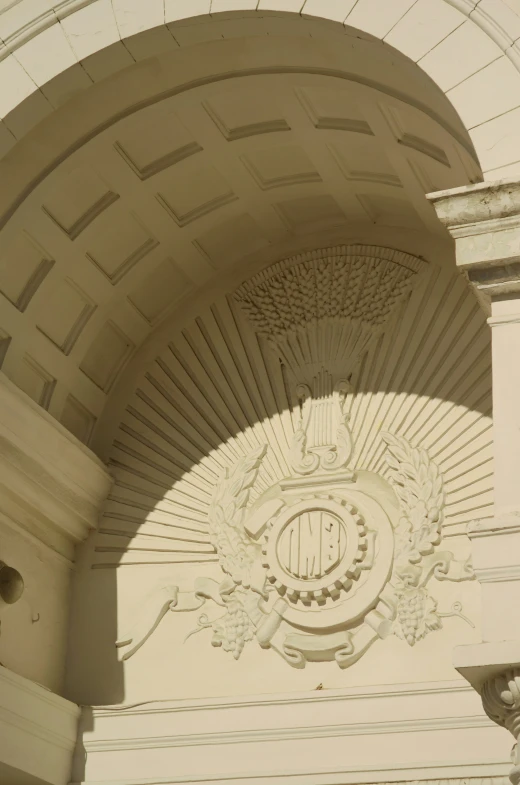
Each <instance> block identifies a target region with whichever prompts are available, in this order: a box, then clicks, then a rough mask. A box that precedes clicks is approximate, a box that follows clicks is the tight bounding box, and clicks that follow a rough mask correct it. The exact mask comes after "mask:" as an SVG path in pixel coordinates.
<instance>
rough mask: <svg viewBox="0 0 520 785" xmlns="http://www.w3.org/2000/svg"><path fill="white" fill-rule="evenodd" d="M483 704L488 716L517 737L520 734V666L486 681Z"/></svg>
mask: <svg viewBox="0 0 520 785" xmlns="http://www.w3.org/2000/svg"><path fill="white" fill-rule="evenodd" d="M481 696H482V705H483V706H484V711H485V712H486V714H487V715H488V717H489V718H490V719H491V720H493V722H496V723H497V725H501V726H502V727H504V728H507V730H508V731H510V732H511V733H512V734H513V736H514V737H515V739H518V736H519V735H520V668H511V669H510V670H507V671H504V672H503V673H501V674H499V675H498V676H495V677H494V678H493V679H490V680H489V681H487V682H485V684H484V685H483V687H482V692H481Z"/></svg>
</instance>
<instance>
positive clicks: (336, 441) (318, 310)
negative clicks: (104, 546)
mask: <svg viewBox="0 0 520 785" xmlns="http://www.w3.org/2000/svg"><path fill="white" fill-rule="evenodd" d="M379 250H380V251H381V253H380V256H379V258H378V260H377V261H378V264H374V263H373V259H372V261H367V260H366V259H365V258H363V257H362V256H361V255H358V256H356V255H353V256H352V258H347V257H342V256H341V254H336V255H334V254H333V253H330V254H329V255H328V256H326V255H322V256H319V255H314V256H313V255H311V256H310V257H309V258H307V259H304V260H301V259H299V260H297V261H296V262H294V260H293V261H292V263H291V260H289V261H288V262H287V263H283V264H279V265H275V266H274V267H273V268H269V269H268V270H267V271H264V272H263V273H262V274H261V275H260V276H257V278H256V279H253V280H252V281H250V282H249V283H248V284H246V285H244V286H243V287H242V288H241V289H240V290H239V291H238V292H237V295H236V299H237V302H238V303H239V304H240V305H241V307H243V308H244V312H245V314H246V315H247V317H248V318H250V319H251V321H252V324H253V327H254V328H255V329H256V330H257V331H258V332H259V334H260V336H261V335H263V334H264V333H265V335H264V338H265V340H267V341H268V343H269V345H270V347H271V351H272V356H273V358H274V359H275V360H276V361H278V362H280V363H281V364H283V365H284V367H285V369H286V373H287V380H288V383H289V384H290V385H291V387H292V390H293V421H294V423H295V426H294V433H293V437H292V443H291V444H290V445H289V449H288V455H287V462H288V465H289V466H290V467H291V469H292V474H291V475H290V476H284V477H279V478H278V482H277V483H275V484H274V485H272V486H271V487H269V488H268V489H267V490H263V491H262V492H260V493H258V492H255V493H253V490H254V489H256V488H257V484H258V478H259V476H260V474H261V472H262V466H263V463H264V461H265V460H266V456H268V454H269V449H270V447H269V445H267V444H264V445H261V446H260V447H258V448H257V449H254V450H252V451H251V452H250V453H249V454H246V455H244V456H243V457H242V458H240V459H239V460H237V461H236V462H235V463H234V464H232V465H230V466H229V468H228V469H226V470H225V472H224V473H223V476H222V477H221V478H220V480H219V481H218V482H217V484H216V487H215V489H214V494H213V500H212V503H211V506H210V509H209V515H208V521H209V539H210V542H211V543H212V545H213V546H214V548H215V551H216V554H217V557H218V562H219V565H220V568H221V570H222V580H221V581H220V582H217V581H214V580H211V579H208V578H203V577H201V578H198V579H197V580H196V581H195V584H194V587H193V591H191V592H180V591H179V590H178V588H177V587H176V586H175V585H174V583H173V582H172V583H171V584H168V585H163V586H161V587H159V588H158V589H157V591H156V592H155V593H153V594H152V595H150V597H149V598H147V599H146V600H145V601H144V602H143V606H142V610H141V614H140V616H139V617H138V618H137V620H136V623H135V625H134V626H133V628H132V629H131V630H129V632H128V634H126V635H124V636H122V637H121V639H120V640H119V641H118V642H117V644H116V645H117V646H118V648H119V649H120V652H121V656H122V658H123V659H127V658H128V657H130V656H132V655H133V654H134V653H135V652H136V651H137V650H138V649H139V648H140V647H141V646H142V645H143V644H144V643H145V641H146V640H147V638H148V637H149V636H150V635H151V633H152V632H153V630H154V629H155V628H156V626H157V624H158V623H159V622H160V620H161V619H162V618H163V617H164V615H165V614H166V613H168V612H170V611H171V612H174V613H176V612H186V611H198V610H200V609H201V608H202V606H203V605H204V606H205V607H204V613H202V614H201V615H199V617H198V623H197V625H196V626H195V628H194V630H193V631H192V633H190V635H192V634H194V633H198V632H200V631H203V630H206V629H208V630H211V632H212V639H211V642H212V645H213V646H217V647H222V649H223V650H224V651H226V652H229V653H230V654H231V655H232V656H233V657H234V658H235V659H238V658H239V657H240V655H241V653H242V651H243V649H244V646H246V645H247V644H249V643H253V642H254V643H255V644H256V645H259V646H260V647H261V648H264V649H272V650H273V651H275V652H276V653H277V654H278V655H279V656H281V657H282V658H283V659H284V660H285V661H286V662H287V663H288V664H289V665H291V666H293V667H295V668H303V667H305V666H306V664H307V663H309V662H323V661H332V662H334V661H335V662H336V663H337V665H338V666H339V667H340V668H347V667H349V666H351V665H352V664H353V663H355V662H356V661H357V660H358V659H359V658H360V657H361V656H362V655H363V654H364V652H366V651H367V649H368V648H369V647H370V646H372V644H374V643H375V642H376V641H377V640H379V639H385V638H387V637H388V636H389V635H392V634H393V635H396V636H397V637H399V638H401V639H402V640H403V641H405V642H406V643H407V644H408V645H410V646H414V645H415V644H416V643H417V641H420V640H421V639H422V638H424V637H425V636H426V635H427V634H429V633H430V632H432V631H434V630H438V629H440V628H441V627H442V619H443V617H446V616H459V617H460V618H461V619H463V620H465V621H466V622H467V623H469V624H471V621H469V619H467V618H465V617H464V616H463V614H462V609H461V607H460V605H459V604H457V603H455V604H454V605H453V607H452V608H451V609H449V610H444V611H440V610H439V609H438V606H437V601H436V600H435V598H434V596H433V595H432V594H431V593H430V588H431V587H433V586H434V584H435V581H445V580H448V581H463V580H469V579H471V578H472V577H473V571H472V568H471V565H470V563H469V560H468V561H465V562H460V561H458V560H456V559H455V558H454V556H453V554H452V553H451V552H450V551H448V550H444V549H443V548H442V547H441V546H442V524H443V519H444V507H445V488H444V480H443V477H442V474H441V472H440V470H439V467H438V466H437V465H436V463H435V461H433V460H432V458H431V456H430V455H429V454H428V452H427V451H426V450H425V449H422V448H421V447H419V446H415V445H412V444H411V443H410V442H409V441H407V440H406V439H405V438H404V437H403V436H400V435H398V434H392V433H388V432H381V433H380V435H379V438H380V440H381V445H382V446H384V448H385V461H386V464H387V469H388V471H387V473H386V477H387V479H384V478H383V477H381V476H380V475H378V474H376V473H374V472H369V471H360V470H357V469H356V467H355V466H352V465H351V463H352V455H353V445H354V442H355V440H354V435H353V434H352V432H351V428H350V422H349V412H350V410H351V406H352V401H353V399H354V397H355V391H354V390H353V389H352V386H351V383H350V381H349V380H348V376H347V373H348V372H349V370H351V368H352V363H353V362H354V361H355V357H356V356H357V357H359V352H360V351H362V350H363V349H365V350H366V348H367V346H368V345H369V343H370V340H373V339H374V337H376V336H377V334H378V331H380V330H382V329H383V328H384V326H385V324H386V322H387V320H388V319H389V318H390V316H391V314H392V309H393V308H395V307H396V306H397V305H398V304H399V302H400V300H402V298H403V297H405V296H406V293H407V291H408V290H409V287H410V285H411V281H412V280H413V278H414V276H415V275H417V273H418V272H419V270H420V267H421V264H424V263H423V262H421V261H420V260H417V259H415V258H413V257H407V255H405V254H399V252H391V251H388V250H387V249H379ZM383 252H384V253H383ZM396 255H397V256H396ZM318 267H319V268H320V269H319V270H318ZM367 269H368V270H369V271H370V274H367ZM338 270H339V271H340V272H341V275H340V274H339V272H338ZM363 271H364V273H363ZM318 273H319V274H318ZM370 275H373V276H374V278H375V280H374V281H372V283H371V279H370ZM345 278H346V279H347V280H349V281H350V283H351V287H355V286H361V280H363V282H364V283H363V286H364V287H365V288H367V287H368V289H369V290H370V291H372V300H371V302H372V306H371V307H368V305H367V304H366V302H365V301H366V297H365V299H363V292H364V289H360V291H359V292H358V293H357V296H356V297H354V298H352V297H351V294H352V292H351V290H350V289H349V288H348V286H346V285H345ZM311 279H312V281H313V282H314V283H312V281H311ZM301 281H303V288H304V290H305V291H304V293H303V294H302V292H301V291H300V292H299V294H298V291H299V290H298V287H299V286H300V284H301ZM356 281H358V283H357V284H356ZM372 284H373V285H372ZM376 284H377V288H375V287H376ZM339 286H341V287H343V288H342V293H339V294H338V291H337V289H338V287H339ZM312 287H314V297H313V298H312V297H311V294H310V293H309V292H310V289H311V288H312ZM333 289H336V291H333ZM307 290H309V292H307ZM380 290H383V291H384V293H385V294H384V298H380V297H379V296H378V295H377V296H376V294H375V293H376V292H379V291H380ZM305 292H307V294H305ZM365 294H366V292H365ZM305 297H307V299H308V301H307V305H305ZM348 298H350V300H349V299H348ZM347 300H348V301H347ZM331 301H334V303H335V304H334V307H332V306H331V305H330V303H331ZM311 302H312V303H313V305H312V308H311ZM244 303H245V305H244ZM295 303H296V305H295ZM363 303H364V304H363ZM374 303H375V304H374ZM313 309H314V310H313ZM356 309H357V310H356ZM276 319H278V321H276ZM266 325H267V327H266ZM273 325H274V326H275V328H276V329H274V328H273V329H271V328H272V327H273ZM345 345H347V346H350V350H349V351H348V352H347V353H345V351H344V348H345ZM391 489H393V493H392V490H391ZM188 637H189V636H188Z"/></svg>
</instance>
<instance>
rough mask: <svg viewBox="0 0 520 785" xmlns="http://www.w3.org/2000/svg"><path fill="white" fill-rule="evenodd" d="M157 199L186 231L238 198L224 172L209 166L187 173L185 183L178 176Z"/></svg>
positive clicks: (184, 176) (165, 184) (183, 179)
mask: <svg viewBox="0 0 520 785" xmlns="http://www.w3.org/2000/svg"><path fill="white" fill-rule="evenodd" d="M157 198H158V200H159V202H160V203H161V204H162V205H163V207H164V208H165V209H166V211H167V212H168V214H169V215H171V217H172V218H173V220H174V221H175V223H176V224H177V225H178V226H181V227H182V226H187V224H189V223H191V222H192V221H196V220H197V219H198V218H202V216H204V215H207V214H208V213H211V212H213V211H214V210H218V209H219V207H223V206H224V205H226V204H229V203H230V202H234V201H235V200H236V199H237V198H238V197H237V196H235V194H234V193H233V191H232V190H231V188H230V186H229V184H228V183H227V182H226V180H225V178H224V177H223V176H222V175H221V174H220V172H218V171H217V170H216V169H215V168H214V167H213V166H205V167H202V168H194V169H192V171H190V172H189V173H188V172H186V171H185V172H184V174H183V178H182V180H181V181H179V180H178V179H177V178H176V177H175V176H173V177H171V178H169V179H168V180H167V181H166V182H165V183H164V184H163V185H162V186H161V190H160V192H159V193H158V194H157Z"/></svg>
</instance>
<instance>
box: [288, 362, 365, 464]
mask: <svg viewBox="0 0 520 785" xmlns="http://www.w3.org/2000/svg"><path fill="white" fill-rule="evenodd" d="M351 395H352V388H351V386H350V384H349V382H347V381H344V380H342V381H339V382H338V383H337V384H336V385H333V381H332V376H331V375H330V374H329V373H328V372H327V371H326V370H325V369H322V370H321V372H320V373H319V374H318V375H317V376H316V377H315V378H314V380H313V389H312V390H311V388H310V387H309V386H308V385H306V384H299V385H298V386H297V387H296V398H297V402H298V409H297V417H298V419H297V425H296V429H295V432H294V437H293V442H292V446H291V456H290V457H291V466H292V468H293V470H294V471H295V472H296V473H297V474H312V473H313V472H315V471H317V470H318V469H319V468H321V469H322V470H324V471H328V472H332V471H336V470H337V469H343V468H345V467H346V466H347V464H348V462H349V460H350V458H351V455H352V446H353V445H352V434H351V432H350V428H349V413H348V411H347V406H346V401H347V398H348V396H351Z"/></svg>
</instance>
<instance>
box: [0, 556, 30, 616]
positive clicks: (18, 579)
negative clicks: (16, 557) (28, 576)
mask: <svg viewBox="0 0 520 785" xmlns="http://www.w3.org/2000/svg"><path fill="white" fill-rule="evenodd" d="M23 591H24V582H23V578H22V576H21V575H20V573H19V572H18V570H15V569H14V567H8V566H7V564H4V563H3V562H0V606H1V605H14V603H15V602H18V600H19V599H20V597H21V596H22V594H23Z"/></svg>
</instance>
